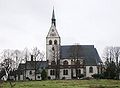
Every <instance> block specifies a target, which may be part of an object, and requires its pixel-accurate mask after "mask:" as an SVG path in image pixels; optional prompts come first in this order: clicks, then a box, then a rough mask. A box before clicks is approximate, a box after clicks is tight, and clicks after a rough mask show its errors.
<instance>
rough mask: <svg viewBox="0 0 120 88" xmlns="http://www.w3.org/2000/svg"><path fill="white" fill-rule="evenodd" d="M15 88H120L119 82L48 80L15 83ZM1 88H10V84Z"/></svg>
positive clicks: (5, 84)
mask: <svg viewBox="0 0 120 88" xmlns="http://www.w3.org/2000/svg"><path fill="white" fill-rule="evenodd" d="M12 84H15V86H14V87H13V88H120V81H119V80H46V81H26V82H14V83H12ZM0 88H10V84H9V83H8V82H4V83H2V84H1V85H0Z"/></svg>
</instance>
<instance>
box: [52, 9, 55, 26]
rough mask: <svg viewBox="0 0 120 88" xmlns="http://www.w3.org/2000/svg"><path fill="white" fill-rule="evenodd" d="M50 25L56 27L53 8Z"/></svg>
mask: <svg viewBox="0 0 120 88" xmlns="http://www.w3.org/2000/svg"><path fill="white" fill-rule="evenodd" d="M51 20H52V24H54V26H56V19H55V13H54V7H53V13H52V19H51Z"/></svg>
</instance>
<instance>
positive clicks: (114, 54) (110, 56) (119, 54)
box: [103, 46, 120, 79]
mask: <svg viewBox="0 0 120 88" xmlns="http://www.w3.org/2000/svg"><path fill="white" fill-rule="evenodd" d="M103 58H104V59H105V65H106V69H107V68H108V67H109V68H110V69H111V67H110V66H109V65H110V64H111V63H112V62H114V63H115V66H116V67H115V66H114V67H115V68H114V69H116V70H115V72H114V73H115V74H116V78H117V79H118V77H119V74H120V66H119V64H118V62H119V58H120V47H116V46H115V47H113V46H112V47H106V48H105V51H104V57H103ZM112 73H113V72H111V74H112ZM109 74H110V72H109Z"/></svg>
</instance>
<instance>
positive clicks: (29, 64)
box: [18, 61, 47, 70]
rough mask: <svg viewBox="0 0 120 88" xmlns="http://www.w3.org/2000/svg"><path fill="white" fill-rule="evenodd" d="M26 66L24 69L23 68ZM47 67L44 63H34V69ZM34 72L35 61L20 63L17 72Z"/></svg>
mask: <svg viewBox="0 0 120 88" xmlns="http://www.w3.org/2000/svg"><path fill="white" fill-rule="evenodd" d="M25 66H26V67H25ZM44 67H47V62H46V61H36V69H39V68H44ZM25 68H26V70H34V69H35V61H27V62H26V63H21V64H20V65H19V67H18V70H25Z"/></svg>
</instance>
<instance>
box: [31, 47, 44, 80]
mask: <svg viewBox="0 0 120 88" xmlns="http://www.w3.org/2000/svg"><path fill="white" fill-rule="evenodd" d="M32 55H33V57H34V61H35V80H36V71H37V61H43V59H44V53H43V52H40V50H39V49H38V48H37V47H34V48H33V50H32Z"/></svg>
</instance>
